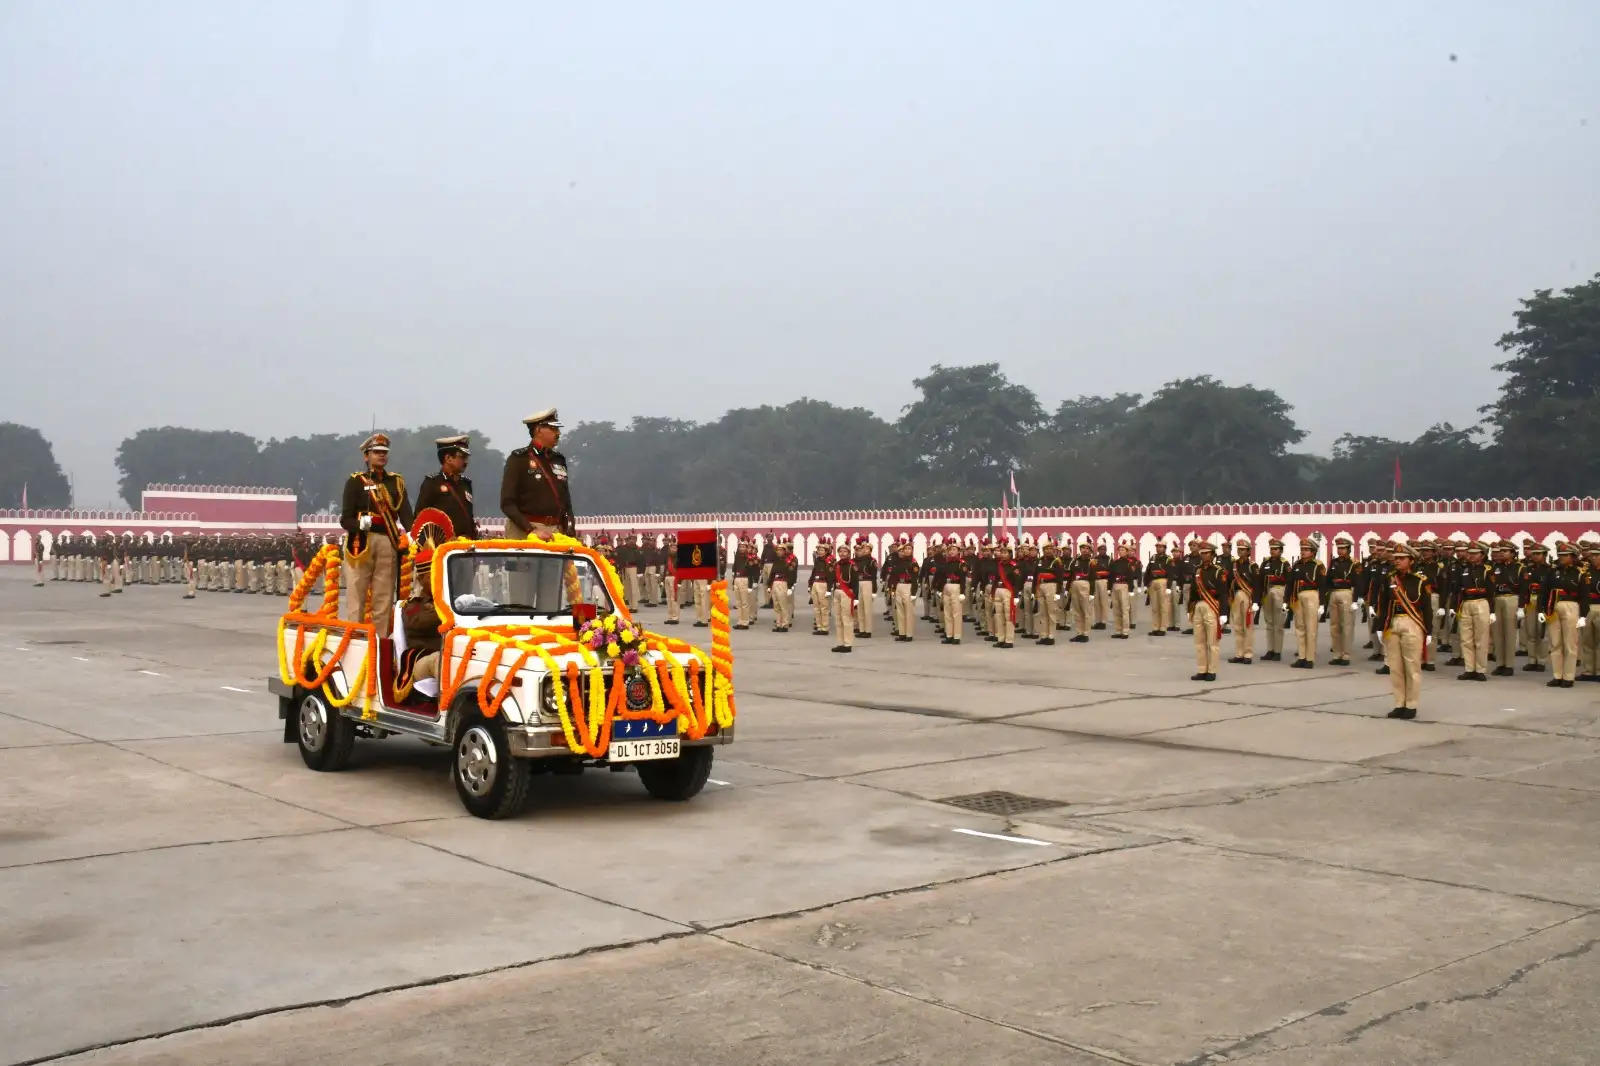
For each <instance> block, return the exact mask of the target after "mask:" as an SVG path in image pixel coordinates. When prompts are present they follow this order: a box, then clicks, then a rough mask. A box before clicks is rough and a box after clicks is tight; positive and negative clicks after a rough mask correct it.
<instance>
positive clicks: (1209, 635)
mask: <svg viewBox="0 0 1600 1066" xmlns="http://www.w3.org/2000/svg"><path fill="white" fill-rule="evenodd" d="M1198 555H1199V557H1200V565H1199V566H1197V567H1195V570H1194V576H1193V577H1192V578H1190V579H1189V628H1190V629H1191V630H1193V631H1194V662H1195V673H1194V674H1193V675H1192V676H1191V677H1190V678H1189V680H1190V681H1215V680H1216V679H1217V666H1218V659H1219V657H1220V654H1221V653H1220V651H1219V650H1218V649H1219V648H1220V646H1221V642H1222V627H1223V626H1224V625H1225V624H1226V623H1227V616H1226V615H1224V614H1223V611H1224V610H1225V609H1226V608H1224V607H1223V604H1224V603H1225V602H1226V601H1227V596H1228V575H1227V573H1226V572H1225V571H1224V570H1223V569H1222V568H1221V567H1220V566H1218V565H1217V561H1216V555H1217V549H1216V548H1214V547H1212V546H1211V545H1210V544H1201V545H1200V546H1199V550H1198Z"/></svg>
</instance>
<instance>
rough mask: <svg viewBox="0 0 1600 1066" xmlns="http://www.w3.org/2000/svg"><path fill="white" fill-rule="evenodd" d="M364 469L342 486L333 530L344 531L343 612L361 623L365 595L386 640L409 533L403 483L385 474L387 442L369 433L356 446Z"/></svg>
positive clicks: (408, 507)
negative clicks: (346, 576)
mask: <svg viewBox="0 0 1600 1066" xmlns="http://www.w3.org/2000/svg"><path fill="white" fill-rule="evenodd" d="M361 454H362V456H363V457H364V458H365V459H366V461H367V463H366V468H365V469H364V470H359V471H357V472H356V473H354V474H351V475H350V477H349V478H347V479H346V480H345V483H344V496H343V500H342V502H341V506H340V508H339V525H340V526H342V527H343V528H344V532H345V541H344V550H345V558H346V560H347V562H346V566H347V567H348V568H349V572H350V575H351V580H350V597H349V599H348V601H346V608H347V610H348V611H349V613H350V617H351V618H352V619H353V620H355V621H361V620H362V615H363V613H364V611H365V610H366V606H367V600H368V598H369V597H368V590H369V589H370V590H371V597H370V598H371V601H372V614H371V620H372V625H373V627H374V628H375V629H376V630H377V633H378V636H379V637H387V636H388V635H389V632H390V630H391V628H392V627H393V623H394V599H395V581H396V579H397V576H398V565H399V558H400V552H401V551H403V550H404V548H405V543H406V538H407V536H408V534H407V532H406V531H407V530H409V529H410V528H411V521H412V514H411V501H410V500H409V499H408V498H407V496H406V483H405V479H404V478H402V477H401V476H400V475H399V474H393V473H390V472H389V470H388V465H389V437H388V435H387V434H384V433H374V434H373V435H372V436H370V437H368V438H367V439H366V440H364V441H362V442H361Z"/></svg>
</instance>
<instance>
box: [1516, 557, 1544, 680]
mask: <svg viewBox="0 0 1600 1066" xmlns="http://www.w3.org/2000/svg"><path fill="white" fill-rule="evenodd" d="M1524 554H1525V555H1526V558H1527V561H1526V562H1524V563H1523V564H1522V584H1521V585H1519V586H1518V587H1517V599H1518V603H1519V606H1518V608H1517V617H1518V618H1519V619H1520V620H1521V621H1522V647H1523V649H1524V650H1525V651H1526V652H1527V656H1528V661H1527V662H1526V663H1525V664H1524V665H1523V667H1522V669H1523V672H1525V673H1530V674H1542V673H1544V664H1545V659H1546V658H1547V657H1548V655H1549V649H1550V645H1549V644H1548V643H1547V642H1546V641H1545V627H1544V626H1542V625H1540V624H1539V620H1538V614H1539V611H1540V608H1541V606H1542V605H1543V603H1544V592H1545V589H1546V587H1548V585H1549V583H1550V574H1551V571H1552V569H1553V568H1552V567H1551V566H1550V564H1549V562H1548V561H1547V559H1548V557H1549V555H1550V549H1549V548H1546V547H1545V546H1544V545H1543V544H1540V543H1539V542H1538V541H1531V542H1529V544H1528V547H1527V550H1526V552H1525V553H1524ZM1546 613H1548V612H1546ZM1518 654H1522V652H1518Z"/></svg>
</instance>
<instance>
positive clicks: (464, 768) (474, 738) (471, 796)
mask: <svg viewBox="0 0 1600 1066" xmlns="http://www.w3.org/2000/svg"><path fill="white" fill-rule="evenodd" d="M454 763H455V767H454V772H453V774H452V776H453V777H454V778H455V781H456V795H458V796H460V797H461V805H462V806H464V807H465V808H466V809H467V810H468V812H470V813H472V814H475V815H477V816H478V817H479V818H509V817H511V816H512V815H513V814H516V813H517V812H518V811H520V810H522V807H523V804H525V803H526V802H527V799H528V782H529V781H530V780H531V778H532V774H531V773H530V772H529V768H528V760H526V759H518V758H515V757H513V756H512V754H511V744H510V742H509V741H508V740H507V739H506V727H505V720H504V719H503V718H501V717H500V716H498V715H496V716H495V717H493V718H484V717H483V716H481V715H474V716H473V717H472V718H470V719H468V720H467V721H466V722H464V723H463V724H462V729H461V733H460V735H459V736H457V737H456V744H455V760H454Z"/></svg>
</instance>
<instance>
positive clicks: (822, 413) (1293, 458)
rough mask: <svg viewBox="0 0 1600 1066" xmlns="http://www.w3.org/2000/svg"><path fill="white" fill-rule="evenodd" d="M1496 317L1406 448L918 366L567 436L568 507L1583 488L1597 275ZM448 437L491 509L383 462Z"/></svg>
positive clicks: (1254, 497)
mask: <svg viewBox="0 0 1600 1066" xmlns="http://www.w3.org/2000/svg"><path fill="white" fill-rule="evenodd" d="M1515 320H1516V328H1515V329H1513V330H1511V331H1510V332H1508V333H1506V334H1505V335H1504V336H1502V337H1501V338H1500V341H1499V347H1500V348H1501V350H1502V351H1504V352H1506V353H1507V358H1506V360H1505V361H1504V362H1501V363H1498V364H1496V366H1495V369H1496V370H1499V371H1501V372H1503V373H1504V374H1505V375H1506V378H1505V380H1504V382H1503V383H1502V384H1501V386H1500V394H1499V397H1498V399H1496V400H1495V401H1494V402H1493V403H1490V404H1487V405H1485V406H1484V407H1483V408H1481V409H1480V413H1481V414H1482V415H1483V420H1482V422H1481V423H1480V424H1478V425H1472V426H1465V427H1460V428H1458V427H1456V426H1452V425H1451V424H1449V423H1438V424H1436V425H1432V426H1429V427H1428V428H1427V429H1426V430H1424V431H1423V432H1422V433H1421V434H1419V435H1418V436H1417V437H1415V438H1414V439H1411V440H1401V439H1392V438H1388V437H1374V436H1359V435H1356V434H1352V433H1346V434H1345V435H1343V436H1341V437H1340V438H1338V440H1336V441H1335V442H1334V445H1333V449H1332V452H1331V454H1329V455H1326V456H1322V455H1314V454H1310V453H1307V452H1301V451H1295V450H1294V446H1295V445H1297V444H1299V443H1300V442H1301V441H1302V440H1304V439H1305V436H1306V434H1305V432H1304V431H1303V430H1302V429H1300V427H1299V426H1298V425H1296V423H1295V420H1294V417H1293V413H1292V408H1291V407H1290V405H1289V404H1288V403H1287V402H1286V401H1285V400H1284V399H1283V398H1282V397H1281V396H1279V395H1278V394H1277V393H1276V392H1274V391H1272V390H1271V389H1262V388H1258V387H1256V386H1253V385H1229V384H1227V383H1225V382H1221V381H1218V380H1216V379H1215V378H1212V377H1210V376H1206V375H1202V376H1199V377H1192V378H1182V379H1178V380H1174V381H1169V382H1166V383H1165V384H1163V385H1161V386H1160V387H1159V388H1157V389H1156V390H1155V391H1154V392H1153V393H1151V394H1149V395H1148V396H1146V395H1144V394H1140V393H1118V394H1116V395H1115V396H1079V397H1076V398H1075V399H1071V400H1067V401H1065V402H1064V403H1062V404H1061V405H1060V406H1059V407H1057V408H1056V409H1055V411H1054V412H1048V411H1046V410H1045V409H1044V408H1043V406H1042V405H1041V404H1040V402H1039V398H1038V396H1037V395H1036V394H1035V393H1034V392H1033V390H1031V389H1029V388H1028V387H1026V386H1025V385H1020V384H1017V383H1015V382H1012V381H1010V380H1009V379H1007V377H1006V375H1005V374H1004V373H1002V372H1001V369H1000V366H999V364H998V363H981V364H977V365H973V366H940V365H936V366H934V367H932V368H931V369H930V370H929V371H928V372H927V373H926V374H925V375H923V376H922V377H919V378H916V379H915V380H914V381H913V383H912V384H913V385H914V386H915V388H916V390H917V394H918V395H917V399H916V400H915V401H914V402H913V403H911V404H909V405H908V406H907V407H906V408H905V409H904V410H903V411H902V412H901V414H900V417H899V419H898V420H896V421H894V422H889V421H886V420H884V419H882V418H880V417H878V416H877V415H875V414H873V413H872V412H871V411H868V410H866V409H864V408H859V407H839V406H836V405H834V404H830V403H824V402H822V401H820V400H812V399H808V398H802V399H798V400H795V401H793V402H791V403H788V404H784V405H783V406H778V407H774V406H761V407H754V408H740V409H737V410H732V411H728V412H727V413H726V414H724V415H723V416H722V417H721V418H719V419H717V420H716V421H714V422H704V423H695V422H687V421H683V420H680V419H675V418H662V417H636V418H634V419H633V420H632V421H631V422H629V423H628V424H626V425H618V424H616V423H613V422H584V423H579V424H578V425H576V426H574V427H573V428H572V429H570V430H569V431H568V432H567V434H566V436H565V438H564V439H563V441H562V450H563V451H564V452H565V453H566V455H567V457H568V460H569V462H570V463H571V466H572V471H573V479H574V485H575V493H574V495H575V497H576V502H577V505H578V508H579V512H580V513H588V514H602V513H615V512H645V513H649V512H657V513H659V512H672V511H706V510H823V509H834V508H865V507H883V508H888V507H907V506H919V505H920V506H951V507H954V506H985V505H993V504H997V503H998V502H999V498H1000V486H1001V485H1002V484H1003V483H1004V482H1005V480H1006V477H1007V475H1008V473H1010V472H1013V471H1014V472H1015V473H1016V477H1017V481H1018V486H1019V488H1021V489H1022V492H1023V496H1024V499H1023V502H1024V503H1025V504H1054V503H1061V504H1067V503H1070V504H1138V503H1170V502H1181V501H1187V502H1190V503H1205V502H1236V503H1249V502H1260V501H1268V500H1290V499H1372V498H1384V497H1387V496H1388V495H1389V494H1390V491H1391V486H1392V485H1393V478H1394V472H1395V467H1396V463H1397V462H1398V464H1399V467H1400V470H1401V473H1402V480H1401V485H1400V490H1401V491H1400V493H1399V494H1400V496H1401V497H1402V498H1412V499H1426V498H1446V499H1448V498H1465V497H1481V496H1525V495H1526V496H1535V495H1536V496H1554V495H1565V494H1579V495H1591V494H1594V493H1595V492H1596V490H1597V489H1600V450H1597V449H1596V448H1595V447H1594V446H1593V442H1594V441H1596V440H1597V439H1600V432H1597V431H1600V274H1597V275H1595V277H1594V278H1592V279H1591V280H1589V281H1588V282H1585V283H1583V284H1581V285H1577V286H1574V287H1572V288H1568V289H1564V290H1561V291H1560V292H1554V291H1552V290H1549V289H1540V290H1538V291H1536V292H1534V294H1533V295H1532V296H1530V297H1529V298H1528V299H1525V300H1523V301H1521V306H1520V307H1519V309H1518V310H1517V311H1516V313H1515ZM1419 383H1421V379H1420V375H1419ZM456 432H471V433H472V439H473V441H474V442H475V444H474V454H473V469H472V471H471V473H472V474H474V475H476V477H477V480H478V482H479V484H480V486H481V489H480V492H479V494H478V495H479V501H480V503H479V508H480V510H481V511H483V512H485V513H495V512H497V511H498V507H497V506H496V501H495V500H494V497H495V496H496V495H497V491H498V486H497V479H498V476H499V473H500V470H501V467H502V465H503V463H504V459H505V457H504V455H503V454H501V453H500V452H497V451H495V450H494V449H492V448H489V447H487V446H486V445H484V444H483V443H482V442H483V441H484V440H485V439H486V438H485V437H484V435H483V434H482V433H481V432H477V431H470V430H465V429H461V428H457V427H451V426H419V427H416V428H414V429H404V430H396V431H391V432H390V436H391V438H392V439H393V451H392V453H391V457H390V460H391V467H392V468H393V469H396V470H399V471H401V472H402V473H405V474H406V475H408V477H409V478H412V479H417V478H420V477H421V475H422V474H423V473H424V472H427V471H431V470H432V469H434V466H435V461H434V454H433V439H434V438H435V437H440V436H445V435H447V434H450V433H456ZM364 436H365V434H360V433H353V434H342V435H340V434H320V435H317V436H311V437H289V438H286V439H284V440H269V441H265V442H261V441H257V440H256V439H254V438H253V437H250V436H249V435H247V434H244V433H236V432H232V431H226V430H197V429H183V428H177V427H171V426H166V427H161V428H152V429H144V430H140V431H139V432H138V433H136V434H134V435H133V436H132V437H129V438H127V439H126V440H124V441H123V442H122V445H121V447H119V448H118V450H117V468H118V470H119V471H120V472H121V475H122V481H121V488H122V495H123V498H124V499H126V500H127V501H128V503H129V504H130V506H137V505H138V502H139V494H140V492H141V491H142V490H143V488H144V486H145V485H146V484H149V483H151V482H189V483H194V484H271V485H283V486H287V487H290V488H293V489H295V490H296V491H297V492H299V494H300V499H301V501H302V506H303V507H304V508H305V509H306V510H308V511H316V510H321V509H323V508H324V507H328V506H331V505H333V504H335V503H336V502H337V494H338V492H339V490H340V487H341V485H342V483H343V479H344V477H345V475H347V474H348V473H349V472H350V471H351V470H353V469H355V468H356V466H357V465H358V464H359V462H360V458H359V455H358V454H357V447H358V445H359V443H360V441H361V440H362V438H363V437H364ZM13 441H15V443H12V442H13ZM0 443H4V444H6V445H7V447H6V453H5V454H6V455H7V459H8V466H7V467H6V468H5V469H4V471H3V472H0V505H9V506H16V503H17V498H18V495H19V493H20V487H21V485H22V483H23V482H24V481H27V482H28V484H29V494H30V497H29V499H30V503H33V504H34V505H35V506H60V505H61V504H59V503H55V504H52V503H49V502H47V501H50V500H55V499H58V498H59V497H60V496H61V495H62V494H64V493H65V491H66V489H65V482H66V479H65V478H64V477H62V476H61V475H60V470H59V468H58V467H56V465H55V460H54V458H53V456H52V455H51V453H50V446H49V443H48V442H47V441H45V440H44V438H43V437H42V436H40V435H39V434H38V431H37V430H32V429H29V428H28V427H24V426H15V425H12V424H10V423H5V424H0ZM52 471H53V472H54V473H52ZM491 485H494V486H496V487H495V488H493V489H491V488H490V486H491ZM485 490H487V491H485ZM8 500H9V501H10V502H9V504H7V503H6V501H8Z"/></svg>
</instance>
